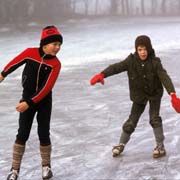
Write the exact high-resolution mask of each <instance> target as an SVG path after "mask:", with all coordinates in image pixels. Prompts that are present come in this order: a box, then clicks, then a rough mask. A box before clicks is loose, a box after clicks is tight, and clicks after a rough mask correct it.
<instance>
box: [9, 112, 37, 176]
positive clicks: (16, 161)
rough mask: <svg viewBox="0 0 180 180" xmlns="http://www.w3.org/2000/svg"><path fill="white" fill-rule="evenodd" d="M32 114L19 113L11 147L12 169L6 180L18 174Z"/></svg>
mask: <svg viewBox="0 0 180 180" xmlns="http://www.w3.org/2000/svg"><path fill="white" fill-rule="evenodd" d="M34 114H35V112H34V111H32V110H27V111H25V112H24V113H20V116H19V129H18V134H17V136H16V141H15V143H14V146H13V160H12V168H11V171H10V174H9V175H8V179H11V176H18V174H19V170H20V166H21V160H22V158H23V155H24V151H25V144H26V141H27V139H28V137H29V133H30V130H31V126H32V122H33V117H34Z"/></svg>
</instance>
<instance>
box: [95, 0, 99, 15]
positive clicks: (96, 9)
mask: <svg viewBox="0 0 180 180" xmlns="http://www.w3.org/2000/svg"><path fill="white" fill-rule="evenodd" d="M98 7H99V0H96V4H95V14H98Z"/></svg>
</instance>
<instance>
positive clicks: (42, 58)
mask: <svg viewBox="0 0 180 180" xmlns="http://www.w3.org/2000/svg"><path fill="white" fill-rule="evenodd" d="M45 56H46V54H44V55H43V56H42V57H41V62H40V65H39V68H38V74H37V79H36V92H37V91H38V84H39V75H40V70H41V66H42V64H43V60H44V57H45Z"/></svg>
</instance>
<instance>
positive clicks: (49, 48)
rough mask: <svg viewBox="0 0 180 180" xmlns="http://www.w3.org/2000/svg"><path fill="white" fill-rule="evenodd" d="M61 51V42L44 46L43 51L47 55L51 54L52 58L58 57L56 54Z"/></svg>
mask: <svg viewBox="0 0 180 180" xmlns="http://www.w3.org/2000/svg"><path fill="white" fill-rule="evenodd" d="M60 49H61V43H60V42H52V43H49V44H46V45H45V46H43V50H44V52H45V54H49V55H52V56H56V54H57V53H58V52H59V50H60Z"/></svg>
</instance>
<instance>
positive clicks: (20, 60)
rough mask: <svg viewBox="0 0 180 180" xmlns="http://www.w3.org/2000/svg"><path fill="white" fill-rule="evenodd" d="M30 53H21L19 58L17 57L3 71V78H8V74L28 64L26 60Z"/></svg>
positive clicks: (27, 50)
mask: <svg viewBox="0 0 180 180" xmlns="http://www.w3.org/2000/svg"><path fill="white" fill-rule="evenodd" d="M29 53H30V49H29V48H28V49H26V50H24V51H23V52H22V53H20V54H19V55H18V56H16V57H15V58H14V59H13V60H12V61H10V62H9V63H8V64H7V65H6V66H5V68H4V69H3V71H2V72H1V74H2V76H3V77H6V76H7V75H8V74H10V73H12V72H13V71H15V70H16V69H17V68H18V67H20V66H21V65H23V64H24V63H25V62H26V59H27V57H28V55H29Z"/></svg>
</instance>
